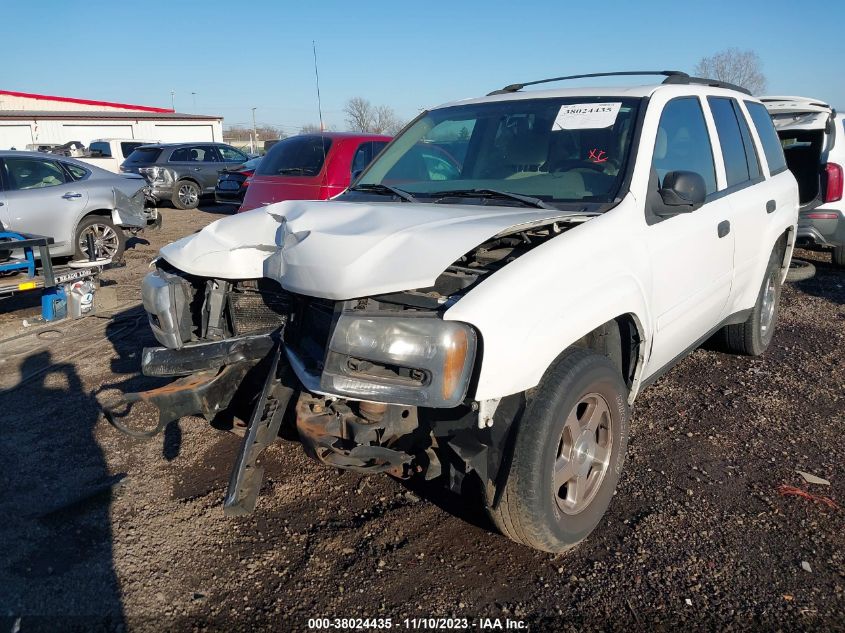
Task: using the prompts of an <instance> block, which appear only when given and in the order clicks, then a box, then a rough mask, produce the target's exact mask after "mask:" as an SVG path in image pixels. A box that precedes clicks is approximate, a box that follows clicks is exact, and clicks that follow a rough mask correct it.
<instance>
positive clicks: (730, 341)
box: [720, 250, 781, 356]
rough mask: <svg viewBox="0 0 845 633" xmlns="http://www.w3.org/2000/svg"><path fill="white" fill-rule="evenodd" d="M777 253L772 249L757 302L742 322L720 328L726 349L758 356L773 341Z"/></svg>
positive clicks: (778, 298) (777, 301) (776, 313)
mask: <svg viewBox="0 0 845 633" xmlns="http://www.w3.org/2000/svg"><path fill="white" fill-rule="evenodd" d="M779 256H780V251H779V250H775V251H774V252H773V253H772V256H771V257H770V258H769V266H768V268H767V269H766V275H765V277H763V283H762V285H761V286H760V292H759V294H758V295H757V303H755V304H754V308H753V309H752V310H751V314H750V315H749V316H748V318H747V319H746V320H745V322H743V323H736V324H734V325H726V326H725V327H723V328H722V330H721V331H720V334H721V341H720V342H721V343H722V346H723V347H725V348H726V351H728V352H731V353H733V354H745V355H746V356H759V355H760V354H762V353H763V352H765V351H766V349H767V348H768V347H769V343H771V342H772V336H774V333H775V326H776V325H777V319H778V306H779V305H780V290H781V286H780V274H781V272H780V266H779V265H778V261H779V260H778V258H779Z"/></svg>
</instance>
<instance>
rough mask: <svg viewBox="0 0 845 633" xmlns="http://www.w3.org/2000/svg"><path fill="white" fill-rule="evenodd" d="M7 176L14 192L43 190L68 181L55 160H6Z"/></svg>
mask: <svg viewBox="0 0 845 633" xmlns="http://www.w3.org/2000/svg"><path fill="white" fill-rule="evenodd" d="M6 175H7V176H8V181H9V188H10V189H12V190H21V191H22V190H26V189H43V188H45V187H55V186H56V185H63V184H64V183H66V182H67V181H68V177H67V175H66V174H65V172H64V170H63V169H62V168H61V167H60V166H59V164H58V163H57V162H56V161H53V160H41V159H38V158H6Z"/></svg>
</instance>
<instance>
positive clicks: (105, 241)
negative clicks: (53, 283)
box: [74, 215, 126, 261]
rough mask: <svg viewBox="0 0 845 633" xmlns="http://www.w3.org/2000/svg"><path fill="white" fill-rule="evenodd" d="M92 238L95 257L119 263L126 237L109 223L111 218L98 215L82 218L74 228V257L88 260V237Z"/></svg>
mask: <svg viewBox="0 0 845 633" xmlns="http://www.w3.org/2000/svg"><path fill="white" fill-rule="evenodd" d="M89 235H90V236H91V237H93V238H94V247H95V249H96V251H97V257H100V258H108V259H111V260H113V261H119V260H120V258H121V257H123V250H124V248H125V246H126V236H125V235H124V234H123V231H121V230H120V229H119V228H117V227H116V226H115V225H114V223H113V222H112V221H111V218H107V217H105V216H100V215H89V216H87V217H85V218H82V221H81V222H80V223H79V226H77V227H76V241H75V243H74V245H75V249H74V257H75V258H76V259H88V236H89Z"/></svg>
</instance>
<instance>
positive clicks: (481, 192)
mask: <svg viewBox="0 0 845 633" xmlns="http://www.w3.org/2000/svg"><path fill="white" fill-rule="evenodd" d="M431 195H432V197H435V196H439V197H438V199H437V200H435V201H434V202H440V201H441V200H443V199H445V198H450V197H454V198H502V199H504V200H516V201H517V202H521V203H522V204H524V205H526V206H529V207H535V208H537V209H555V210H557V208H556V207H553V206H552V205H550V204H549V203H548V202H543V201H542V200H540V198H533V197H532V196H523V195H522V194H519V193H511V192H510V191H499V190H498V189H455V190H454V191H438V192H436V193H433V194H431Z"/></svg>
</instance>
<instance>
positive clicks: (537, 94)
mask: <svg viewBox="0 0 845 633" xmlns="http://www.w3.org/2000/svg"><path fill="white" fill-rule="evenodd" d="M658 90H659V91H661V92H663V91H670V92H674V93H677V94H678V95H679V96H680V95H688V94H707V95H710V94H718V95H726V96H727V95H730V96H733V97H738V98H742V99H745V100H748V99H752V100H756V97H752V96H750V95H747V94H745V93H742V92H738V91H736V90H730V89H728V88H718V87H715V86H707V85H704V84H695V83H691V84H681V83H677V84H675V83H673V84H663V83H657V84H644V85H640V86H592V87H591V86H579V87H577V88H555V89H551V90H520V91H518V92H507V93H503V94H495V95H488V96H484V97H475V98H470V99H462V100H459V101H451V102H449V103H444V104H442V105H439V106H437V107H438V108H446V107H450V106H456V105H467V104H476V103H488V102H493V101H518V100H520V99H552V98H562V97H632V98H642V97H650V96H651V95H652V94H654V93H655V92H656V91H658Z"/></svg>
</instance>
